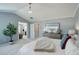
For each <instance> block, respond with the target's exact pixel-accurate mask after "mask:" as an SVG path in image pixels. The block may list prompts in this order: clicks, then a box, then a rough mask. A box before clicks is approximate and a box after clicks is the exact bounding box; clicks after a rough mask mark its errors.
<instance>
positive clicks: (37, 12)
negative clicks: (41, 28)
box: [0, 3, 78, 21]
mask: <svg viewBox="0 0 79 59" xmlns="http://www.w3.org/2000/svg"><path fill="white" fill-rule="evenodd" d="M77 5H78V4H77V3H32V14H28V4H27V3H0V12H11V13H16V14H17V15H19V16H21V17H23V18H25V19H26V20H29V21H38V20H48V19H56V18H64V17H73V16H74V15H75V12H76V10H77ZM29 17H33V19H32V20H31V19H29Z"/></svg>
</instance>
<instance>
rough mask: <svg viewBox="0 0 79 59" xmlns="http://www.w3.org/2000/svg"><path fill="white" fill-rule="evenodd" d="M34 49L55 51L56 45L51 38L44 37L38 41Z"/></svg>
mask: <svg viewBox="0 0 79 59" xmlns="http://www.w3.org/2000/svg"><path fill="white" fill-rule="evenodd" d="M34 51H46V52H54V51H55V46H54V44H53V42H52V40H50V39H49V38H43V39H41V40H37V41H36V44H35V48H34Z"/></svg>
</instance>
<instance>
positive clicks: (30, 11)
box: [28, 3, 32, 14]
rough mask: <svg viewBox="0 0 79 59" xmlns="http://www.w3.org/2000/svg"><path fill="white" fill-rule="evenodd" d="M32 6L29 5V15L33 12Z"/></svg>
mask: <svg viewBox="0 0 79 59" xmlns="http://www.w3.org/2000/svg"><path fill="white" fill-rule="evenodd" d="M31 4H32V3H29V10H28V13H29V14H31V13H32V10H31Z"/></svg>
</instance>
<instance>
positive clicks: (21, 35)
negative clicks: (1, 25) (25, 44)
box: [18, 22, 28, 39]
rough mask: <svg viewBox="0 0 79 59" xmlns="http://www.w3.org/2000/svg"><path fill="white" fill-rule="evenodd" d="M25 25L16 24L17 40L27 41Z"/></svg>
mask: <svg viewBox="0 0 79 59" xmlns="http://www.w3.org/2000/svg"><path fill="white" fill-rule="evenodd" d="M27 26H28V24H27V23H24V22H18V36H19V37H18V38H19V39H27V32H28V30H27Z"/></svg>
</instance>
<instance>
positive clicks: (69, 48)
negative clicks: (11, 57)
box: [17, 38, 79, 55]
mask: <svg viewBox="0 0 79 59" xmlns="http://www.w3.org/2000/svg"><path fill="white" fill-rule="evenodd" d="M41 39H42V38H41ZM43 39H44V38H43ZM49 40H50V38H49ZM51 40H52V41H53V42H54V45H55V48H56V51H55V52H35V51H34V47H35V44H36V41H37V40H35V41H32V42H30V43H28V44H26V45H24V46H23V47H22V48H21V49H20V50H19V52H18V53H17V54H19V55H65V54H66V55H68V54H70V55H71V54H79V49H78V48H77V47H76V46H75V45H73V43H72V42H71V40H69V41H68V42H67V45H66V49H65V50H62V49H61V47H60V42H61V40H59V39H51Z"/></svg>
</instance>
